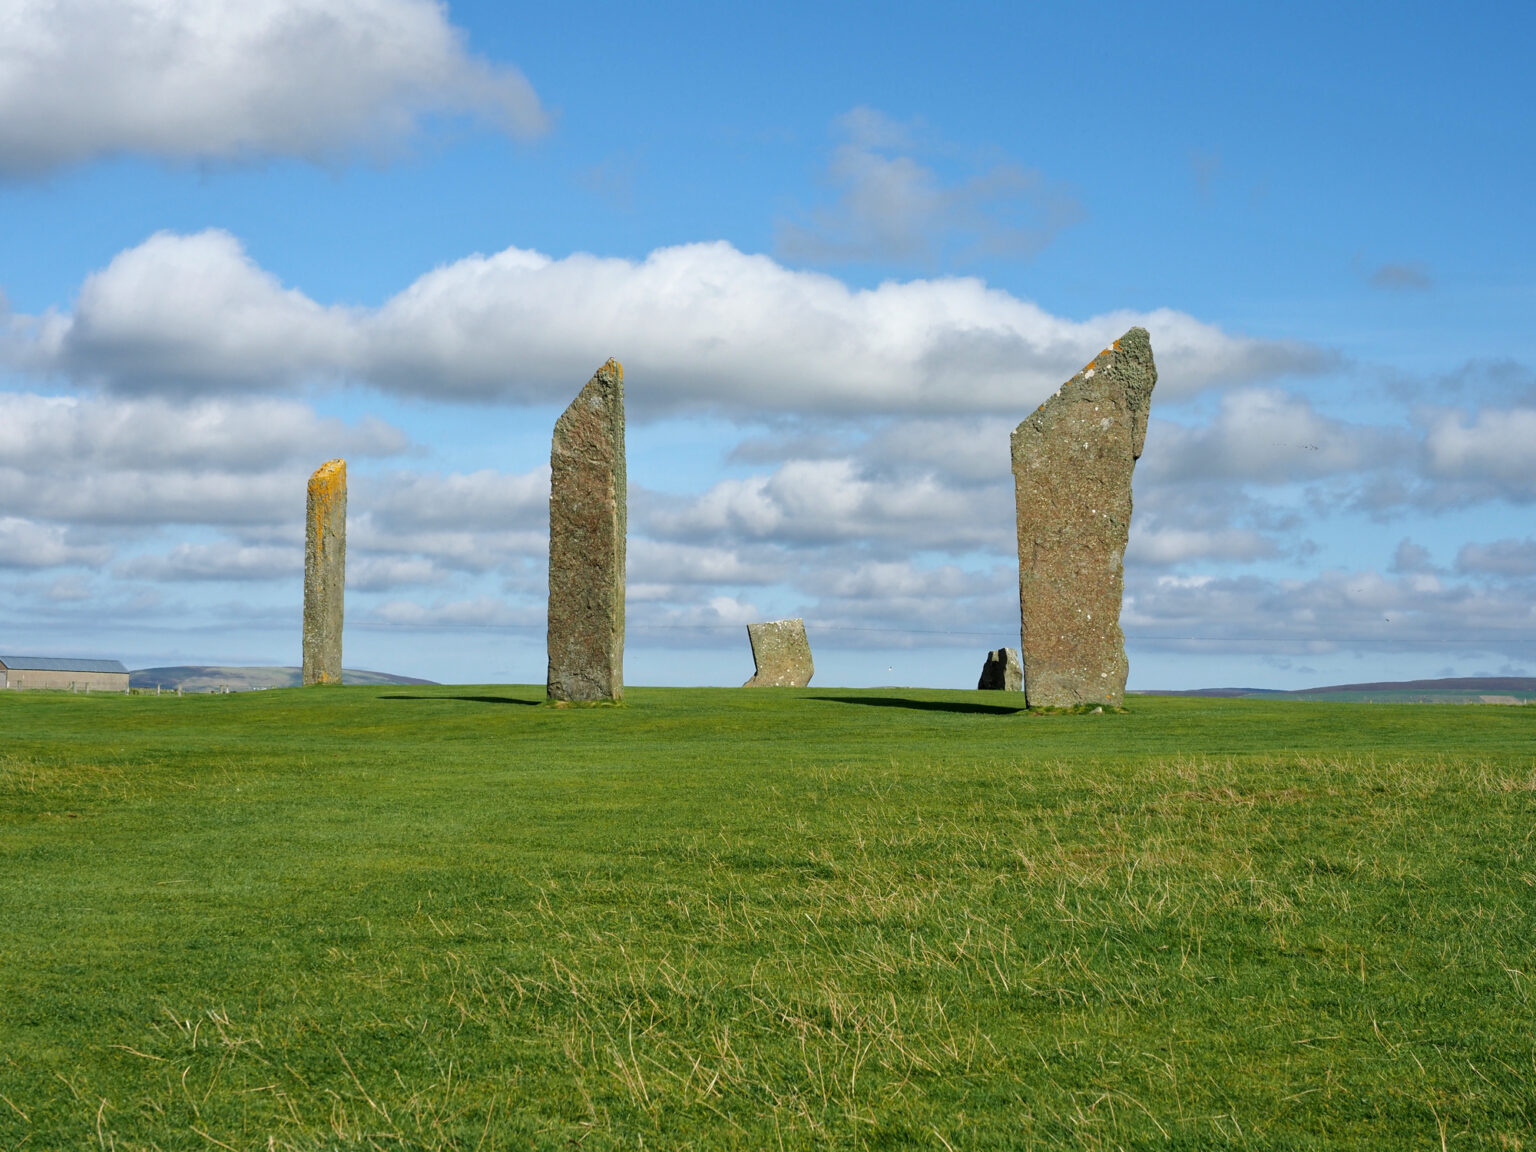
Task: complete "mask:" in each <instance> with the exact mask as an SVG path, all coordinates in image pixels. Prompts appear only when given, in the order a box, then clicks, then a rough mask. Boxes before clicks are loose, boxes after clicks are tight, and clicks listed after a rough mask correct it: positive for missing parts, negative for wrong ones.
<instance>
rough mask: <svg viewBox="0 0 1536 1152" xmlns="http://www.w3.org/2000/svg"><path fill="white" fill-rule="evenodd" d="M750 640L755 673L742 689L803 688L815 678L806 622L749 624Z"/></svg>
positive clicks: (770, 621)
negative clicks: (806, 633) (806, 634)
mask: <svg viewBox="0 0 1536 1152" xmlns="http://www.w3.org/2000/svg"><path fill="white" fill-rule="evenodd" d="M747 640H748V641H750V642H751V644H752V663H753V664H754V665H756V669H755V670H754V671H753V673H752V679H750V680H748V681H747V682H746V683H745V684H743V685H742V687H743V688H804V687H805V686H806V685H807V684H809V683H810V682H811V677H812V676H814V675H815V674H816V667H815V665H813V664H812V663H811V642H810V641H809V640H807V639H806V636H805V621H804V620H800V619H795V620H769V621H767V622H766V623H763V624H748V625H747Z"/></svg>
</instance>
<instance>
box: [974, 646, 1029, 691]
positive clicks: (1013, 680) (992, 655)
mask: <svg viewBox="0 0 1536 1152" xmlns="http://www.w3.org/2000/svg"><path fill="white" fill-rule="evenodd" d="M976 688H977V690H978V691H983V690H986V691H994V692H1019V691H1022V690H1023V688H1024V665H1022V664H1020V663H1019V654H1018V653H1017V652H1015V651H1014V650H1013V649H1012V648H999V649H998V650H997V651H996V652H988V653H987V659H986V662H985V663H984V664H982V666H981V679H980V680H978V681H976Z"/></svg>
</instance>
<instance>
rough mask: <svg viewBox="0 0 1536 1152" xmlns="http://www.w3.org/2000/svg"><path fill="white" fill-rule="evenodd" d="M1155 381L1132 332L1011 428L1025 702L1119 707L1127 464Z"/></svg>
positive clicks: (1143, 429) (1131, 463)
mask: <svg viewBox="0 0 1536 1152" xmlns="http://www.w3.org/2000/svg"><path fill="white" fill-rule="evenodd" d="M1156 383H1157V367H1156V365H1155V364H1154V363H1153V362H1152V342H1151V339H1150V337H1148V335H1147V332H1146V329H1144V328H1132V329H1131V330H1130V331H1129V332H1127V333H1126V334H1125V335H1124V336H1122V337H1120V339H1118V340H1116V341H1115V342H1114V344H1113V345H1111V346H1110V347H1108V348H1106V349H1104V351H1102V352H1100V353H1099V354H1098V356H1097V357H1096V358H1095V359H1094V361H1093V363H1091V364H1089V365H1088V366H1087V367H1085V368H1084V369H1083V370H1082V371H1081V372H1079V373H1078V374H1077V375H1076V376H1074V377H1072V379H1071V380H1068V381H1067V382H1066V383H1065V384H1063V385H1062V386H1061V387H1060V388H1059V389H1057V391H1056V394H1055V395H1054V396H1052V397H1051V398H1050V399H1049V400H1047V401H1046V402H1045V403H1044V404H1042V405H1040V407H1039V408H1037V409H1035V412H1034V414H1033V415H1031V416H1030V417H1029V418H1028V419H1027V420H1025V421H1024V422H1023V423H1022V424H1020V425H1019V426H1018V427H1017V428H1016V429H1014V433H1013V439H1012V449H1013V483H1014V494H1015V497H1016V499H1017V501H1018V529H1019V608H1020V614H1021V618H1022V627H1021V630H1020V638H1021V640H1022V648H1021V653H1022V655H1023V658H1024V694H1025V702H1026V703H1027V704H1028V705H1029V706H1030V707H1041V706H1046V707H1071V706H1072V705H1076V704H1110V705H1119V704H1120V703H1121V701H1122V700H1123V699H1124V697H1125V677H1126V673H1127V671H1128V669H1129V666H1128V664H1127V663H1126V659H1125V637H1124V635H1123V634H1122V633H1121V631H1120V600H1121V595H1122V592H1123V591H1124V587H1125V573H1124V568H1123V562H1124V558H1125V545H1126V540H1127V538H1128V537H1129V534H1130V527H1131V470H1132V469H1133V468H1134V467H1135V464H1136V460H1137V458H1138V457H1139V456H1140V455H1141V448H1142V443H1143V441H1145V439H1146V435H1147V406H1148V404H1149V403H1150V401H1151V398H1152V388H1153V386H1154V385H1155V384H1156Z"/></svg>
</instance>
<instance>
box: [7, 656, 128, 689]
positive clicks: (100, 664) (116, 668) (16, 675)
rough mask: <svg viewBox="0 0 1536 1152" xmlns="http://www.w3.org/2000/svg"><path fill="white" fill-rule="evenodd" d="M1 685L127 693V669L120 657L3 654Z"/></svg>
mask: <svg viewBox="0 0 1536 1152" xmlns="http://www.w3.org/2000/svg"><path fill="white" fill-rule="evenodd" d="M0 688H56V689H58V688H61V689H63V690H64V691H66V692H68V691H71V690H74V691H80V692H126V691H128V669H127V668H125V667H123V664H122V661H120V660H75V659H71V658H68V657H55V656H0Z"/></svg>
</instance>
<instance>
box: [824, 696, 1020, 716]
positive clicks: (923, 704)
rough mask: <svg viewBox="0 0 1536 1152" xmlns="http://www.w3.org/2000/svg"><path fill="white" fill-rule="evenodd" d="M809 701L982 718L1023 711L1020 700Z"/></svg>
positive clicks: (860, 698) (867, 698) (898, 698)
mask: <svg viewBox="0 0 1536 1152" xmlns="http://www.w3.org/2000/svg"><path fill="white" fill-rule="evenodd" d="M809 699H811V700H831V701H833V702H834V703H837V704H863V705H866V706H868V707H870V708H915V709H917V710H918V711H919V712H969V713H972V714H978V715H982V716H1013V715H1016V714H1017V713H1020V712H1023V711H1025V707H1024V703H1023V701H1022V700H1021V701H1020V702H1019V706H1018V707H1017V708H1010V707H1008V706H1007V705H1004V704H972V703H971V702H969V701H967V700H908V699H906V698H904V697H901V696H811V697H809Z"/></svg>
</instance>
